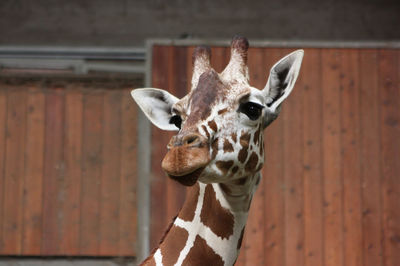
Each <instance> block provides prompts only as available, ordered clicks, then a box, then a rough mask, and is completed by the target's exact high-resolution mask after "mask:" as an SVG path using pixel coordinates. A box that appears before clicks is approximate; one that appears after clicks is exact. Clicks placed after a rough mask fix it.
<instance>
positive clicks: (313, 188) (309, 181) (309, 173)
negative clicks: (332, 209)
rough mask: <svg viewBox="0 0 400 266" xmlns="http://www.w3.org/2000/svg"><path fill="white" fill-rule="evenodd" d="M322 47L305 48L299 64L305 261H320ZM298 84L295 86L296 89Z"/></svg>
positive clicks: (321, 253)
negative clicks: (301, 63) (301, 103)
mask: <svg viewBox="0 0 400 266" xmlns="http://www.w3.org/2000/svg"><path fill="white" fill-rule="evenodd" d="M320 70H321V51H320V49H306V50H305V57H304V61H303V65H302V69H301V71H302V74H303V73H308V74H307V75H300V77H299V81H300V80H301V81H302V83H301V84H302V85H303V90H302V92H301V93H302V96H301V98H302V99H303V164H304V171H303V189H304V256H305V261H304V264H305V265H306V266H312V265H323V264H322V255H323V245H322V244H323V242H322V235H323V234H322V232H323V231H322V230H323V215H322V208H323V204H322V198H323V197H322V196H323V195H322V191H323V190H322V181H323V179H322V167H321V162H322V159H321V158H322V149H321V139H322V134H321V125H322V103H321V89H320V88H321V85H322V84H321V71H320ZM298 88H301V87H296V89H298Z"/></svg>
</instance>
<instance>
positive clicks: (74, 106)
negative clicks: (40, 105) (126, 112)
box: [59, 88, 83, 255]
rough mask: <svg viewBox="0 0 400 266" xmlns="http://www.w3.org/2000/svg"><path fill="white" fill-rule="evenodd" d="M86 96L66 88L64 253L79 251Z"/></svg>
mask: <svg viewBox="0 0 400 266" xmlns="http://www.w3.org/2000/svg"><path fill="white" fill-rule="evenodd" d="M82 127H83V97H82V93H81V91H79V89H78V88H77V89H75V88H74V89H71V90H67V91H66V92H65V128H64V130H65V131H64V158H65V180H64V193H65V198H66V200H65V202H64V205H63V213H64V216H63V221H62V222H63V224H62V232H61V240H60V243H59V245H60V252H61V253H62V254H63V255H77V254H79V232H80V208H81V204H80V199H81V197H80V194H81V175H82Z"/></svg>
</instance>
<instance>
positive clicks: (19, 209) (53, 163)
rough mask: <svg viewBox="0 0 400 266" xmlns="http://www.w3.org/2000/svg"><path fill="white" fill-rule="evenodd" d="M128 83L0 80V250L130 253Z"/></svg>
mask: <svg viewBox="0 0 400 266" xmlns="http://www.w3.org/2000/svg"><path fill="white" fill-rule="evenodd" d="M136 141H137V139H136V106H135V105H134V102H133V101H132V99H131V97H130V95H129V88H126V89H119V90H111V89H98V88H95V89H91V88H84V87H79V85H73V84H72V85H69V87H68V88H56V89H49V88H46V87H42V86H41V85H40V84H39V85H38V84H36V85H31V86H29V87H27V86H24V85H7V84H0V255H3V256H4V255H13V256H14V255H26V256H41V255H50V256H64V255H66V256H134V255H135V244H136V243H135V241H136V196H135V194H136V190H135V188H136V185H135V184H136Z"/></svg>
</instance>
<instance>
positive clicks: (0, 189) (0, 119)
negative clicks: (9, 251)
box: [0, 85, 7, 254]
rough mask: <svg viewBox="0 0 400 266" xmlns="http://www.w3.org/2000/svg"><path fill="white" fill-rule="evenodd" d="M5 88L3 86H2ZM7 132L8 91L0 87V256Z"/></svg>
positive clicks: (0, 251)
mask: <svg viewBox="0 0 400 266" xmlns="http://www.w3.org/2000/svg"><path fill="white" fill-rule="evenodd" d="M2 86H3V85H2ZM6 130H7V89H6V88H4V87H0V147H2V148H0V193H1V196H0V254H2V252H3V249H4V244H5V243H4V241H3V220H4V218H5V216H4V213H3V199H4V196H3V195H4V193H5V191H4V182H5V180H4V179H5V161H6Z"/></svg>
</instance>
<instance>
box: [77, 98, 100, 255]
mask: <svg viewBox="0 0 400 266" xmlns="http://www.w3.org/2000/svg"><path fill="white" fill-rule="evenodd" d="M103 110H104V106H103V92H102V91H97V92H86V93H85V94H84V98H83V147H82V153H83V155H82V182H81V186H82V187H81V222H80V223H81V226H80V254H81V255H98V254H99V244H100V234H99V233H100V195H101V194H100V193H101V190H100V189H101V168H102V162H103V157H102V152H103V150H102V149H103V143H102V140H103V120H102V116H103Z"/></svg>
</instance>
